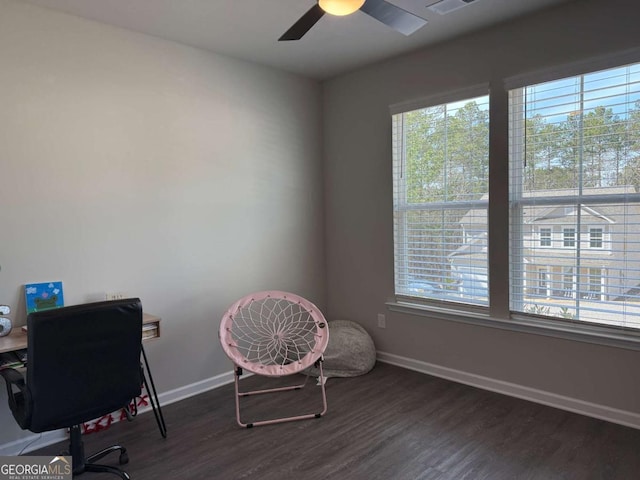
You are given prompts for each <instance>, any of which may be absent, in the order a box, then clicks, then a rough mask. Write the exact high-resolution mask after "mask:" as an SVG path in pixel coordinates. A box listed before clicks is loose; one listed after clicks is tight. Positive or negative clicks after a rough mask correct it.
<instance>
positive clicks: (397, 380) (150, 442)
mask: <svg viewBox="0 0 640 480" xmlns="http://www.w3.org/2000/svg"><path fill="white" fill-rule="evenodd" d="M291 378H292V377H288V378H287V380H291ZM265 381H268V382H273V381H274V379H264V378H261V377H256V376H254V377H251V378H247V379H246V380H243V383H244V384H246V385H249V384H251V385H252V386H257V385H259V384H263V383H264V382H265ZM232 392H233V386H232V385H227V386H225V387H222V388H218V389H216V390H213V391H210V392H207V393H204V394H202V395H198V396H196V397H192V398H189V399H187V400H184V401H181V402H178V403H175V404H172V405H168V406H166V407H164V409H163V412H164V416H165V419H166V421H167V426H168V431H169V435H168V438H167V439H166V440H163V439H162V438H161V437H160V434H159V433H158V430H157V428H156V425H155V420H154V418H153V415H152V414H150V413H147V414H144V415H141V416H139V417H138V418H136V419H135V420H134V421H133V422H132V423H128V422H123V423H120V424H117V425H114V426H112V427H111V428H110V429H109V430H107V431H104V432H99V433H97V434H91V435H87V436H85V437H84V438H85V446H86V449H87V452H93V451H95V450H98V449H100V448H102V447H103V446H107V445H109V444H111V443H115V442H121V443H122V444H123V445H125V446H126V447H127V449H128V450H129V456H130V459H131V460H130V463H129V464H128V465H126V468H125V469H126V471H128V472H129V474H130V475H131V478H132V479H133V480H146V479H149V480H151V479H154V480H157V479H160V480H163V479H179V480H185V479H188V480H197V479H207V480H210V479H222V480H236V479H260V480H289V479H291V480H297V479H305V480H325V479H340V480H375V479H381V480H427V479H429V480H445V479H447V480H465V479H470V480H480V479H489V480H500V479H506V480H514V479H539V480H553V479H576V480H578V479H579V480H586V479H621V480H635V479H639V478H640V431H639V430H635V429H632V428H627V427H622V426H619V425H615V424H612V423H608V422H604V421H600V420H595V419H592V418H588V417H584V416H581V415H576V414H572V413H568V412H565V411H562V410H557V409H554V408H550V407H545V406H541V405H537V404H535V403H531V402H527V401H524V400H518V399H515V398H511V397H507V396H504V395H499V394H495V393H491V392H487V391H484V390H479V389H475V388H472V387H467V386H465V385H460V384H457V383H453V382H449V381H446V380H441V379H438V378H435V377H430V376H428V375H423V374H420V373H416V372H412V371H409V370H405V369H401V368H398V367H394V366H391V365H387V364H380V363H379V364H378V365H377V366H376V368H374V370H373V371H372V372H371V373H369V374H367V375H364V376H362V377H357V378H348V379H347V378H344V379H342V378H332V379H329V381H328V383H327V396H328V402H329V411H328V413H327V415H326V416H325V417H323V418H320V419H313V420H305V421H300V422H291V423H285V424H279V425H272V426H266V427H256V428H252V429H242V428H240V427H238V426H237V425H236V423H235V416H234V402H233V393H232ZM305 401H311V402H312V408H311V410H313V411H315V410H317V409H318V408H319V407H318V405H319V404H320V403H319V391H318V387H316V386H314V385H313V384H312V383H310V384H309V386H308V387H307V388H305V389H304V390H302V391H295V392H288V393H281V394H271V395H266V396H259V397H252V398H250V399H246V405H245V406H246V412H247V413H248V415H247V419H251V420H255V419H257V418H259V416H260V415H273V414H277V412H278V411H280V410H282V409H284V408H288V409H289V410H291V409H294V410H295V409H298V410H300V409H302V408H303V404H304V403H305ZM244 411H245V410H243V412H244ZM255 415H257V416H258V417H255V418H254V416H255ZM64 449H65V445H63V444H58V445H52V446H50V447H47V448H45V449H42V450H40V451H39V452H33V453H31V454H32V455H33V454H36V453H37V454H42V455H45V454H46V455H48V454H54V453H60V451H62V450H64ZM109 461H111V462H113V464H114V465H115V464H116V463H117V455H114V458H113V459H110V460H109ZM81 478H84V479H87V480H90V479H92V478H93V479H96V480H99V479H107V478H116V477H114V476H110V475H105V474H95V473H86V474H84V475H83V476H82V477H81Z"/></svg>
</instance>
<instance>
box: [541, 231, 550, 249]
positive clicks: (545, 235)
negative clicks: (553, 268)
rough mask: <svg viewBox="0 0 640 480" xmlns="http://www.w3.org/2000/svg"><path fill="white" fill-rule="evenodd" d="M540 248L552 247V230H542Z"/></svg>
mask: <svg viewBox="0 0 640 480" xmlns="http://www.w3.org/2000/svg"><path fill="white" fill-rule="evenodd" d="M540 246H541V247H550V246H551V229H550V228H541V229H540Z"/></svg>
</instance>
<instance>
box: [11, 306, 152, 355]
mask: <svg viewBox="0 0 640 480" xmlns="http://www.w3.org/2000/svg"><path fill="white" fill-rule="evenodd" d="M159 336H160V317H157V316H155V315H151V314H150V313H143V314H142V340H150V339H152V338H157V337H159ZM23 348H27V333H26V332H24V331H23V330H22V327H14V328H13V330H11V333H10V334H9V335H6V336H4V337H0V353H4V352H13V351H15V350H22V349H23Z"/></svg>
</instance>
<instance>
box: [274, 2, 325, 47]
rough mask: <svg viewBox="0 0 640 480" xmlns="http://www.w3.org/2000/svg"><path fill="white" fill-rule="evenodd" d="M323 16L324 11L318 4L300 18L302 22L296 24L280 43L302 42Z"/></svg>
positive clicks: (281, 38)
mask: <svg viewBox="0 0 640 480" xmlns="http://www.w3.org/2000/svg"><path fill="white" fill-rule="evenodd" d="M323 15H324V10H322V9H321V8H320V5H318V4H317V3H316V4H315V5H314V6H313V7H311V8H310V9H309V11H308V12H307V13H305V14H304V15H303V16H302V17H300V20H298V21H297V22H296V23H294V24H293V26H292V27H291V28H290V29H289V30H287V31H286V32H285V33H284V35H282V36H281V37H280V38H279V39H278V41H279V42H282V41H287V40H300V39H301V38H302V37H303V36H304V34H305V33H307V32H308V31H309V30H310V29H311V27H313V26H314V25H315V24H316V22H317V21H318V20H320V19H321V18H322V16H323Z"/></svg>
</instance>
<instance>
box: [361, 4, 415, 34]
mask: <svg viewBox="0 0 640 480" xmlns="http://www.w3.org/2000/svg"><path fill="white" fill-rule="evenodd" d="M360 10H362V11H363V12H364V13H366V14H367V15H369V16H371V17H373V18H375V19H376V20H378V21H379V22H382V23H384V24H385V25H388V26H390V27H391V28H393V29H394V30H396V31H398V32H400V33H402V34H404V35H407V36H408V35H411V34H412V33H413V32H415V31H416V30H418V29H420V28H422V27H424V26H425V25H426V24H427V21H426V20H425V19H424V18H421V17H419V16H417V15H414V14H413V13H409V12H407V11H406V10H403V9H401V8H400V7H396V6H395V5H392V4H391V3H389V2H385V1H384V0H367V1H366V2H364V5H362V7H360Z"/></svg>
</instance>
